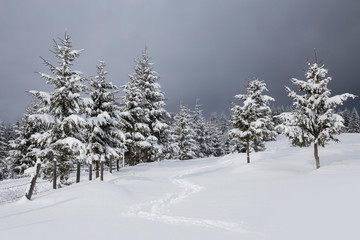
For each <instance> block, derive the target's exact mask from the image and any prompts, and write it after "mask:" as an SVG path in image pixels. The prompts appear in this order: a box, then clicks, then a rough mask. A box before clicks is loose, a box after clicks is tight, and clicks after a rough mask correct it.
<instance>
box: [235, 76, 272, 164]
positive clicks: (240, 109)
mask: <svg viewBox="0 0 360 240" xmlns="http://www.w3.org/2000/svg"><path fill="white" fill-rule="evenodd" d="M263 91H267V88H266V84H265V83H264V82H263V81H260V80H257V79H255V80H251V81H248V86H247V92H246V94H239V95H236V96H235V98H237V99H239V100H242V101H243V106H238V105H234V106H233V108H232V109H231V111H232V120H231V122H232V125H233V129H231V130H230V135H231V136H232V137H233V138H238V139H239V140H240V141H246V153H247V162H248V163H250V141H253V142H254V150H255V151H258V141H259V140H271V139H272V138H273V137H274V136H275V135H276V132H275V131H273V127H274V126H273V122H272V121H271V116H270V114H271V110H270V107H269V101H274V99H273V98H272V97H269V96H267V95H263ZM237 145H238V144H237Z"/></svg>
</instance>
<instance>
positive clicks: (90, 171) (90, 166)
mask: <svg viewBox="0 0 360 240" xmlns="http://www.w3.org/2000/svg"><path fill="white" fill-rule="evenodd" d="M91 180H92V164H91V163H90V164H89V181H91Z"/></svg>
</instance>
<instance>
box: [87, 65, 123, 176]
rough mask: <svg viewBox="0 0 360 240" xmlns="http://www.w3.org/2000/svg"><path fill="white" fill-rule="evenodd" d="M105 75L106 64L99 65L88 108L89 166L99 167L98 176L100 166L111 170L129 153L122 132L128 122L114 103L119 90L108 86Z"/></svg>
mask: <svg viewBox="0 0 360 240" xmlns="http://www.w3.org/2000/svg"><path fill="white" fill-rule="evenodd" d="M106 74H107V72H106V71H105V62H104V61H100V63H99V65H98V66H97V76H96V77H95V79H94V80H91V81H90V86H91V89H90V91H89V96H90V100H91V101H90V102H89V105H88V107H89V111H88V112H89V114H90V117H89V118H88V121H89V125H88V130H87V131H88V135H87V142H88V145H87V156H88V161H89V162H88V163H89V164H90V165H92V164H93V163H96V166H97V167H96V171H97V175H98V170H99V163H104V162H106V163H108V164H109V165H110V167H111V163H112V161H113V160H117V161H118V160H119V159H120V158H121V157H122V155H123V153H124V152H125V150H126V147H125V134H124V133H123V131H122V130H121V129H124V128H125V126H126V122H125V121H124V119H123V116H122V112H121V111H120V107H119V106H118V105H117V104H116V102H115V100H116V97H115V94H116V93H117V92H118V90H117V89H118V88H117V86H115V85H114V84H112V83H111V82H106ZM90 169H92V168H90ZM102 169H103V168H102Z"/></svg>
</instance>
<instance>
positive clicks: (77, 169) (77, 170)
mask: <svg viewBox="0 0 360 240" xmlns="http://www.w3.org/2000/svg"><path fill="white" fill-rule="evenodd" d="M80 167H81V163H80V162H79V161H78V162H77V163H76V183H79V182H80Z"/></svg>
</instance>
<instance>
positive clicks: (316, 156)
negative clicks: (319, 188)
mask: <svg viewBox="0 0 360 240" xmlns="http://www.w3.org/2000/svg"><path fill="white" fill-rule="evenodd" d="M314 156H315V161H316V169H318V168H320V159H319V152H318V145H317V143H314Z"/></svg>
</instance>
